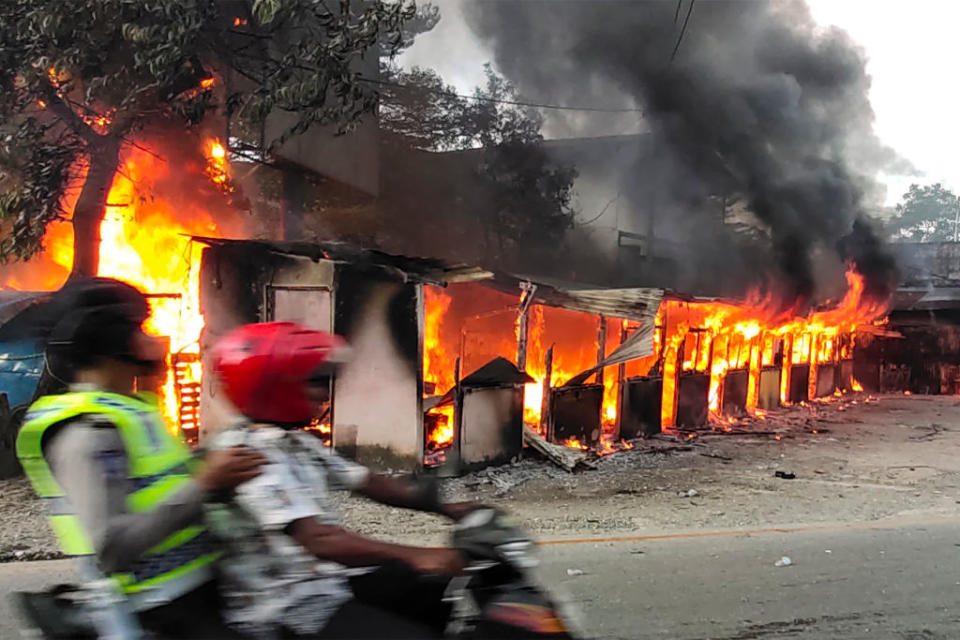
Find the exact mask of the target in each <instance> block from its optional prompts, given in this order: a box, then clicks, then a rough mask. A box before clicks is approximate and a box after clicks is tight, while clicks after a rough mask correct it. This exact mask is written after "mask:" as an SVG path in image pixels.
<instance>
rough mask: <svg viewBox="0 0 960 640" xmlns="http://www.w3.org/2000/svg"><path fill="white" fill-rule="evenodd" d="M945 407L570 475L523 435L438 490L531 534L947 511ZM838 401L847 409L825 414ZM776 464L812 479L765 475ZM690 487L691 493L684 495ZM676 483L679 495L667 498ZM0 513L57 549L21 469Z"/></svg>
mask: <svg viewBox="0 0 960 640" xmlns="http://www.w3.org/2000/svg"><path fill="white" fill-rule="evenodd" d="M858 399H859V403H856V401H857V400H858ZM840 402H846V403H847V404H846V405H841V404H839V403H840ZM955 405H957V406H960V403H958V401H957V399H956V398H952V397H949V396H911V397H903V396H885V397H883V398H882V399H881V400H880V402H879V403H877V402H876V401H873V402H870V403H867V402H864V401H863V396H859V398H857V397H853V398H852V399H850V398H849V397H844V398H843V399H842V400H839V401H838V404H825V405H820V404H819V403H811V404H810V405H808V406H802V407H801V406H795V407H787V408H783V409H778V410H776V411H769V412H767V414H766V419H765V420H763V421H760V420H757V421H756V422H755V424H752V425H750V426H748V425H746V424H744V425H742V426H737V427H736V428H737V429H738V430H740V431H748V430H749V429H751V428H753V429H757V430H758V431H763V432H775V433H776V434H777V435H776V436H772V437H771V436H765V435H757V437H747V436H746V435H734V436H733V437H729V435H730V434H727V433H725V432H723V431H722V427H719V429H720V431H719V432H718V431H714V430H712V429H711V430H706V431H704V432H702V434H701V437H699V438H696V439H689V438H687V437H684V436H682V435H681V434H677V433H676V432H674V433H664V434H658V435H656V436H652V437H649V438H645V439H638V440H632V441H630V443H631V444H632V445H633V446H632V448H630V449H626V450H621V451H618V452H616V453H613V454H610V455H601V456H599V457H597V456H596V454H595V453H593V452H583V451H574V453H575V454H576V455H584V456H585V458H584V459H586V460H587V461H589V462H590V463H591V464H592V465H593V467H595V469H596V470H595V471H592V472H590V473H570V472H568V471H567V470H566V469H564V468H562V467H561V466H559V465H557V464H556V463H554V462H552V461H550V460H548V459H547V457H546V456H545V455H543V454H540V453H539V452H537V451H535V450H534V449H533V448H532V447H527V449H526V450H525V451H524V454H523V457H522V458H521V459H520V460H516V461H512V462H510V463H508V464H505V465H503V466H499V467H490V468H487V469H483V470H479V471H473V472H470V473H468V474H466V475H463V476H461V477H456V478H442V479H441V480H440V482H441V492H442V496H443V498H444V500H447V501H452V502H460V501H467V500H469V501H476V502H480V503H483V504H490V505H493V506H497V507H500V508H503V509H505V510H507V511H508V512H510V513H511V514H514V515H515V516H516V517H517V519H518V521H519V523H520V525H521V526H522V527H524V528H525V529H526V530H528V531H529V532H530V533H531V534H532V535H533V536H534V537H535V538H536V539H539V540H555V539H562V538H571V537H577V538H585V537H594V536H595V537H616V536H640V535H645V534H648V533H650V534H655V533H661V532H669V531H690V530H698V529H711V530H712V529H731V530H733V529H749V528H764V527H779V526H789V525H795V524H797V523H826V522H830V523H836V522H837V521H838V520H839V521H842V522H876V521H880V520H882V519H885V518H895V517H898V516H899V515H902V514H903V513H904V512H905V510H906V509H909V513H910V514H911V515H912V516H916V514H924V515H926V516H929V517H931V518H936V517H956V516H957V515H958V514H960V500H958V498H957V495H956V492H955V488H956V486H957V485H958V483H960V462H958V461H960V429H956V428H952V427H951V428H948V429H942V430H940V431H939V432H938V433H937V437H936V438H929V437H919V436H923V435H924V434H925V433H926V432H929V431H932V429H930V428H929V427H930V425H932V424H941V425H942V424H948V423H945V418H944V417H942V416H945V415H952V414H953V413H955V412H956V408H957V406H955ZM837 406H847V407H848V409H849V412H848V413H831V410H832V408H833V407H837ZM826 421H829V422H831V424H830V431H831V433H829V434H826V435H819V434H818V435H814V434H812V430H813V429H818V430H821V433H822V426H823V423H824V422H826ZM703 453H707V454H709V457H713V456H717V459H716V460H706V459H705V457H704V456H703V455H701V454H703ZM724 458H726V460H725V459H724ZM721 461H722V463H721ZM920 462H922V463H923V464H918V463H920ZM910 469H914V470H913V471H910ZM777 470H782V471H785V472H786V471H787V470H789V472H790V473H795V474H796V475H797V476H798V478H804V479H807V478H810V479H811V480H810V481H806V480H805V481H803V482H801V483H795V482H786V481H785V482H779V481H778V482H777V483H776V484H775V483H774V473H775V472H776V471H777ZM692 487H695V488H696V489H695V490H696V491H697V492H698V495H697V497H695V498H694V499H693V500H689V496H687V492H688V491H690V489H691V488H692ZM853 487H856V490H853ZM681 492H683V498H684V499H682V498H678V497H676V496H678V495H680V493H681ZM907 495H909V496H910V499H909V501H908V504H905V500H904V496H907ZM838 496H839V497H838ZM838 500H839V501H840V502H839V505H840V507H839V508H838ZM331 502H332V507H333V508H335V509H336V510H337V511H339V512H340V513H341V514H342V515H343V518H344V526H345V527H346V528H348V529H350V530H352V531H356V532H357V533H359V534H361V535H366V536H370V537H373V538H377V539H382V540H388V541H393V542H399V543H403V544H419V545H437V546H439V545H444V544H448V543H449V539H450V535H451V534H452V529H451V527H450V524H449V522H448V521H447V520H445V519H443V518H440V517H437V516H432V515H429V514H421V513H415V512H410V511H405V510H402V509H394V508H391V507H386V506H383V505H379V504H375V503H373V502H371V501H369V500H365V499H362V498H355V497H352V496H350V495H349V494H346V493H335V494H333V495H332V496H331ZM693 504H696V505H698V508H692V507H691V505H693ZM0 522H2V523H3V524H2V525H0V526H2V532H3V533H2V536H0V561H15V560H28V559H33V558H53V557H58V556H59V555H60V554H59V551H58V546H57V542H56V540H55V538H54V537H53V534H52V532H51V531H50V527H49V525H48V524H47V522H46V518H45V514H44V511H43V505H42V504H41V503H40V501H39V500H37V499H36V496H35V494H34V492H33V489H32V488H31V487H30V485H29V483H28V482H27V481H26V480H25V479H22V478H21V479H13V480H2V481H0ZM18 552H20V553H18ZM774 560H776V558H774ZM764 562H766V561H764ZM770 564H772V563H770Z"/></svg>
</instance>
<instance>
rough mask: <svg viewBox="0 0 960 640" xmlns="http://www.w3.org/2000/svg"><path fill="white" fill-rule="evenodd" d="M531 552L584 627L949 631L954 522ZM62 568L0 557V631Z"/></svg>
mask: <svg viewBox="0 0 960 640" xmlns="http://www.w3.org/2000/svg"><path fill="white" fill-rule="evenodd" d="M782 556H788V557H789V558H790V559H791V564H790V566H785V567H776V566H774V565H775V563H776V561H777V560H778V559H780V558H781V557H782ZM542 558H543V561H544V562H543V567H542V568H541V569H540V575H541V578H542V579H543V580H544V581H545V583H547V584H549V585H550V586H551V587H552V588H554V589H557V590H559V591H561V592H563V591H565V592H567V593H568V594H569V595H570V597H571V598H572V599H573V600H574V601H575V602H576V603H577V605H578V607H579V609H580V611H581V613H582V615H583V617H584V623H585V626H586V628H587V630H588V631H589V632H590V634H591V635H592V636H593V637H599V638H624V639H631V640H632V639H635V638H671V639H674V640H706V639H708V638H709V639H712V640H761V639H762V640H766V639H769V638H789V639H791V640H796V639H811V638H818V639H819V638H856V639H864V640H865V639H868V638H869V639H884V638H895V639H898V640H934V639H944V640H946V639H951V640H952V639H956V638H960V522H957V521H943V520H941V521H930V522H904V521H901V522H897V523H887V524H865V525H839V526H836V527H831V526H818V527H811V528H802V527H801V528H795V529H790V530H777V529H771V530H757V531H716V532H713V531H697V532H691V533H688V534H667V535H654V536H645V537H641V536H638V537H637V538H635V539H624V538H617V539H608V540H590V541H582V540H581V541H563V542H562V543H559V544H547V545H545V546H544V548H543V550H542ZM69 578H70V570H69V565H68V564H67V563H65V562H33V563H16V564H5V565H0V638H3V639H7V638H11V639H12V638H18V637H19V636H18V633H17V630H16V622H15V618H14V617H13V611H12V610H11V607H10V602H9V600H10V599H9V597H8V594H9V592H10V590H11V589H16V588H35V587H39V586H41V585H43V584H52V583H56V582H60V581H64V580H67V579H69Z"/></svg>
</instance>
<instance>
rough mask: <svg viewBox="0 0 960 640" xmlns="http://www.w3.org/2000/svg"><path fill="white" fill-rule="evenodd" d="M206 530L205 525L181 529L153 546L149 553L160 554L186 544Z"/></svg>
mask: <svg viewBox="0 0 960 640" xmlns="http://www.w3.org/2000/svg"><path fill="white" fill-rule="evenodd" d="M204 531H206V529H204V528H203V527H187V528H186V529H181V530H180V531H177V532H176V533H174V534H173V535H171V536H168V537H167V539H166V540H164V541H163V542H161V543H159V544H157V545H155V546H153V547H151V548H150V550H149V551H147V553H149V554H153V555H159V554H161V553H164V552H166V551H169V550H170V549H173V548H174V547H179V546H180V545H182V544H185V543H187V542H189V541H190V540H193V539H194V538H196V537H197V536H199V535H200V534H201V533H203V532H204Z"/></svg>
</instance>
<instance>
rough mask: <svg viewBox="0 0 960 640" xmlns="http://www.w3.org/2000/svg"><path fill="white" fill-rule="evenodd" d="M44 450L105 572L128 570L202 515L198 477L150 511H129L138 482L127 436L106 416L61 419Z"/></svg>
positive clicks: (197, 520)
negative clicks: (131, 473) (132, 478)
mask: <svg viewBox="0 0 960 640" xmlns="http://www.w3.org/2000/svg"><path fill="white" fill-rule="evenodd" d="M44 455H45V457H46V459H47V462H48V463H49V465H50V468H51V470H52V471H53V475H54V477H55V478H56V479H57V482H58V483H59V484H60V486H61V487H62V488H63V490H64V492H65V493H66V495H67V498H68V499H69V500H70V503H71V504H72V506H73V508H74V510H75V511H76V514H77V518H78V519H79V520H80V523H81V524H82V525H83V528H84V530H85V531H86V532H87V535H89V536H90V539H91V543H92V544H93V548H94V550H95V552H96V555H97V560H98V565H99V568H100V570H101V571H103V572H105V573H113V572H117V571H123V570H125V569H126V568H127V567H128V566H129V565H130V564H131V563H132V562H133V561H134V560H136V559H137V558H138V557H140V556H141V555H142V554H143V553H144V552H146V551H147V550H148V549H150V548H151V547H153V546H154V545H156V544H158V543H160V542H162V541H163V540H164V539H165V538H167V537H168V536H170V535H171V534H173V533H174V532H176V531H179V530H180V529H183V528H184V527H187V526H190V525H194V524H199V523H200V522H201V521H202V518H203V501H204V498H205V496H204V492H203V491H202V490H201V489H200V487H199V485H197V483H196V482H190V483H188V484H186V485H185V486H184V487H183V488H182V489H180V490H179V491H177V492H176V493H174V494H173V495H171V496H170V497H169V498H168V499H167V500H165V501H163V502H162V503H160V504H158V505H156V506H155V507H154V508H153V509H150V510H149V511H144V512H142V513H130V512H128V511H127V496H128V495H130V494H131V493H133V491H134V490H135V487H134V486H133V484H132V482H131V481H130V479H129V474H128V467H129V463H128V460H127V452H126V448H125V447H124V444H123V439H122V438H121V436H120V433H119V432H118V431H117V429H116V427H115V426H114V425H113V423H111V422H110V420H109V418H107V417H104V416H97V415H87V416H82V417H80V418H77V419H76V420H73V421H71V422H69V423H67V424H65V425H63V426H62V427H60V428H59V430H58V432H57V433H55V434H53V437H52V439H51V440H50V442H48V443H46V446H45V448H44Z"/></svg>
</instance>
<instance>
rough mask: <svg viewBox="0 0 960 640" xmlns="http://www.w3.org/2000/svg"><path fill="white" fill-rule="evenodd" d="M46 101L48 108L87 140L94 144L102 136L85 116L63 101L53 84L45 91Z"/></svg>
mask: <svg viewBox="0 0 960 640" xmlns="http://www.w3.org/2000/svg"><path fill="white" fill-rule="evenodd" d="M44 101H45V102H46V105H47V109H49V110H50V111H52V112H53V114H54V115H56V116H57V117H58V118H60V119H61V120H62V121H63V122H64V124H66V125H67V126H68V127H70V129H71V130H73V132H74V133H76V134H77V135H78V136H80V137H81V138H83V140H85V141H86V142H88V143H91V144H93V143H95V142H96V141H97V140H98V139H99V138H100V134H98V133H97V132H96V131H94V130H93V128H92V127H91V126H90V125H88V124H87V123H86V122H84V121H83V118H81V117H80V116H78V115H77V114H76V112H75V111H74V110H73V109H71V108H70V107H69V105H67V103H66V102H64V101H63V99H62V98H61V97H60V95H59V94H58V93H57V92H56V90H55V89H54V88H53V87H52V86H49V87H47V88H46V90H45V91H44Z"/></svg>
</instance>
